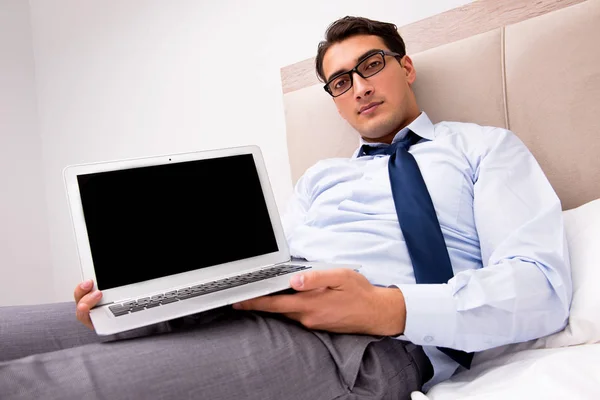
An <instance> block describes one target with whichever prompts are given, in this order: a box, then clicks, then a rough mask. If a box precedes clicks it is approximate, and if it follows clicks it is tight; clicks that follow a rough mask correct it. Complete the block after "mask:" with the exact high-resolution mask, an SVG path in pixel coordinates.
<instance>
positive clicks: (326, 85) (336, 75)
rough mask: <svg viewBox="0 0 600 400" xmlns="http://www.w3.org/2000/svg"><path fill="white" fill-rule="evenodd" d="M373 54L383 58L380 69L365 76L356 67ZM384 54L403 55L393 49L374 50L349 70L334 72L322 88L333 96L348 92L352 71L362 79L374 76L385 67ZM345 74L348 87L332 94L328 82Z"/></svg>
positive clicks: (352, 80)
mask: <svg viewBox="0 0 600 400" xmlns="http://www.w3.org/2000/svg"><path fill="white" fill-rule="evenodd" d="M375 54H381V58H382V59H383V67H381V69H380V70H379V71H377V72H375V73H374V74H371V75H367V76H365V75H363V74H362V73H361V72H360V71H359V70H358V67H360V65H361V64H362V63H364V62H365V61H367V60H368V59H369V58H371V57H372V56H374V55H375ZM385 56H390V57H403V56H402V55H401V54H398V53H394V52H393V51H387V50H377V51H374V52H372V53H369V54H367V55H366V56H365V57H363V59H362V60H360V61H359V62H358V64H356V65H355V66H354V68H352V69H351V70H349V71H344V72H340V73H339V74H335V76H332V77H331V78H330V79H329V80H328V81H327V83H325V85H324V86H323V89H325V91H326V92H327V93H329V95H330V96H331V97H333V98H335V97H339V96H341V95H343V94H344V93H346V92H348V90H350V89H352V86H354V73H355V72H356V73H357V74H358V76H360V77H361V78H363V79H367V78H370V77H372V76H375V75H377V74H378V73H380V72H381V71H383V70H384V69H385ZM346 74H348V75H350V86H349V87H348V89H346V90H344V91H343V92H342V93H340V94H337V95H334V94H333V92H332V91H331V88H330V87H329V85H330V84H331V83H332V82H333V81H334V80H336V79H337V78H339V77H340V76H342V75H346Z"/></svg>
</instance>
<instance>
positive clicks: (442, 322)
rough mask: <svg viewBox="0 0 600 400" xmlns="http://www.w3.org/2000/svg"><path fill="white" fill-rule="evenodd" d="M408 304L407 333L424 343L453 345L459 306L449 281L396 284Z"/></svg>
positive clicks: (427, 344)
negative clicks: (456, 303)
mask: <svg viewBox="0 0 600 400" xmlns="http://www.w3.org/2000/svg"><path fill="white" fill-rule="evenodd" d="M394 286H396V287H397V288H398V289H400V290H401V291H402V294H403V295H404V301H405V303H406V327H405V328H404V336H405V337H406V338H407V339H408V340H410V341H411V342H412V343H414V344H417V345H421V346H440V347H452V346H453V344H454V343H455V335H456V323H457V318H456V313H457V312H456V307H455V305H454V296H453V293H452V289H451V288H450V286H449V285H447V284H402V285H394Z"/></svg>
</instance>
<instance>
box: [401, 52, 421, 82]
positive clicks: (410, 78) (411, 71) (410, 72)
mask: <svg viewBox="0 0 600 400" xmlns="http://www.w3.org/2000/svg"><path fill="white" fill-rule="evenodd" d="M400 62H401V63H402V65H403V66H404V72H405V73H406V81H407V82H408V84H409V85H412V84H413V83H414V82H415V80H416V79H417V70H416V69H415V66H414V64H413V62H412V60H411V59H410V57H409V56H404V57H402V60H400Z"/></svg>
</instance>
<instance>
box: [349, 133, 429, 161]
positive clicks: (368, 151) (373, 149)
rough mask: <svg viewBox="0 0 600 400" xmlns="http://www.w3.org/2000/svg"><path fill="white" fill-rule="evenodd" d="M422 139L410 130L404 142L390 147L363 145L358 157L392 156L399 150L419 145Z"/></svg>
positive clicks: (398, 142) (403, 139)
mask: <svg viewBox="0 0 600 400" xmlns="http://www.w3.org/2000/svg"><path fill="white" fill-rule="evenodd" d="M419 140H421V138H420V137H419V135H417V134H416V133H414V132H413V131H411V130H409V131H408V133H407V134H406V136H405V137H404V138H402V140H398V141H397V142H394V143H392V144H390V145H386V146H371V145H368V144H363V145H362V146H361V148H360V150H359V152H358V157H362V156H379V155H387V156H390V155H392V154H394V153H395V152H396V151H398V150H399V149H402V150H408V149H409V148H410V146H412V145H413V144H415V143H417V142H418V141H419Z"/></svg>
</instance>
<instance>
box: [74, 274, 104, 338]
mask: <svg viewBox="0 0 600 400" xmlns="http://www.w3.org/2000/svg"><path fill="white" fill-rule="evenodd" d="M91 288H92V283H91V281H86V282H82V283H81V284H80V285H78V286H77V288H75V293H74V296H75V301H76V302H77V306H76V307H77V308H76V311H75V315H76V316H77V319H78V320H79V321H80V322H81V323H83V324H84V325H85V326H87V327H88V328H90V329H94V325H93V324H92V320H91V319H90V310H91V309H92V308H93V307H94V306H96V304H98V302H99V301H100V299H102V292H100V291H99V290H94V291H93V292H90V290H91Z"/></svg>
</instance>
